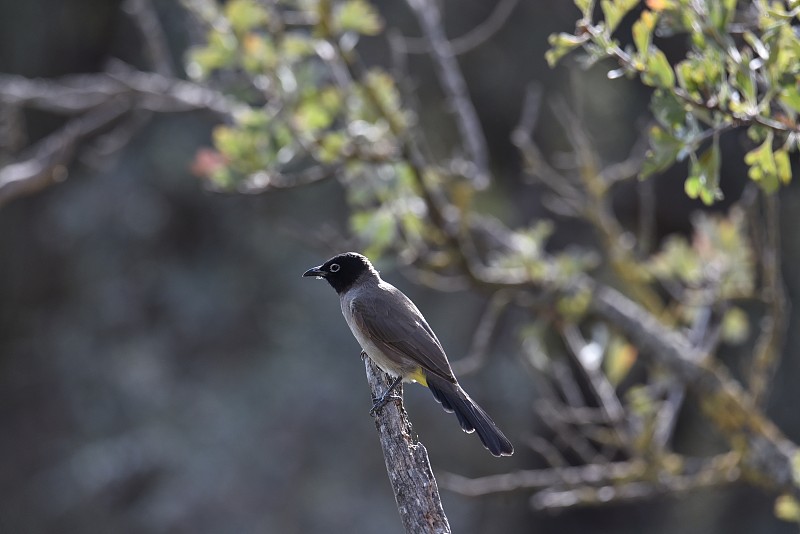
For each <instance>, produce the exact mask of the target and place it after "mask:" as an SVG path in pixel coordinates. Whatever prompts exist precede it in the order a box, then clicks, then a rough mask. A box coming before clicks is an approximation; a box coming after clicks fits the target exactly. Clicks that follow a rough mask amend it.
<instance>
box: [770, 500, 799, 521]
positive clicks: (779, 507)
mask: <svg viewBox="0 0 800 534" xmlns="http://www.w3.org/2000/svg"><path fill="white" fill-rule="evenodd" d="M775 517H777V518H778V519H782V520H784V521H790V522H792V523H797V522H800V503H798V502H797V499H795V498H794V496H792V495H791V494H789V493H785V494H783V495H781V496H780V497H778V498H777V499H776V500H775Z"/></svg>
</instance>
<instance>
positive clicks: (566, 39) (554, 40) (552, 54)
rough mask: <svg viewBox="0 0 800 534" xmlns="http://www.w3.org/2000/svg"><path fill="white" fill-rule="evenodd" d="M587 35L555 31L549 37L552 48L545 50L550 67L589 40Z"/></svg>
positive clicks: (545, 56)
mask: <svg viewBox="0 0 800 534" xmlns="http://www.w3.org/2000/svg"><path fill="white" fill-rule="evenodd" d="M587 39H588V37H587V36H577V35H572V34H571V33H553V34H550V37H548V38H547V42H548V43H550V46H551V48H550V50H548V51H547V52H545V54H544V58H545V59H546V60H547V64H548V65H549V66H550V68H553V67H555V66H556V64H557V63H558V62H559V61H560V60H561V58H562V57H564V56H566V55H567V54H569V53H570V52H572V51H573V50H574V49H576V48H577V47H579V46H580V45H582V44H583V43H585V42H586V41H587Z"/></svg>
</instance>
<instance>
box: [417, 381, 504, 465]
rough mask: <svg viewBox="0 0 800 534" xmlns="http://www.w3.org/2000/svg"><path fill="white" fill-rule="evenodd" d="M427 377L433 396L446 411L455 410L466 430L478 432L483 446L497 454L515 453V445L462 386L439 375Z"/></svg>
mask: <svg viewBox="0 0 800 534" xmlns="http://www.w3.org/2000/svg"><path fill="white" fill-rule="evenodd" d="M426 378H427V381H428V387H429V388H430V390H431V393H433V396H434V397H435V398H436V400H437V401H439V402H440V403H442V407H443V408H444V409H445V411H447V412H455V414H456V417H458V422H459V423H460V424H461V428H462V429H463V430H464V432H467V433H471V432H475V433H476V434H478V437H479V438H480V439H481V442H482V443H483V446H484V447H486V448H487V449H489V452H491V453H492V454H493V455H495V456H511V455H512V454H513V453H514V446H513V445H511V442H510V441H508V438H507V437H505V435H504V434H503V433H502V432H501V431H500V429H499V428H497V425H496V424H494V421H492V418H491V417H489V414H487V413H486V412H485V411H483V408H481V407H480V406H478V405H477V404H475V401H473V400H472V399H471V398H470V397H469V395H467V392H466V391H464V390H463V389H461V386H459V385H458V384H453V383H452V382H448V381H447V380H444V379H443V378H439V377H437V376H428V377H426Z"/></svg>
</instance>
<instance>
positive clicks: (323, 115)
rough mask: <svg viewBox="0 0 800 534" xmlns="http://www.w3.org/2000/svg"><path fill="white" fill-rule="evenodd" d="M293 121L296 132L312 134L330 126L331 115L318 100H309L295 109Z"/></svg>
mask: <svg viewBox="0 0 800 534" xmlns="http://www.w3.org/2000/svg"><path fill="white" fill-rule="evenodd" d="M294 120H295V123H296V125H297V129H298V130H300V131H301V132H306V133H313V132H316V131H319V130H322V129H324V128H327V127H328V126H330V124H331V123H332V122H333V115H332V114H331V113H330V112H329V111H328V109H327V108H326V107H325V106H324V105H323V103H322V102H321V101H320V100H319V99H318V98H309V99H306V100H305V101H303V102H302V103H301V104H300V105H299V106H298V107H297V109H296V110H295V112H294Z"/></svg>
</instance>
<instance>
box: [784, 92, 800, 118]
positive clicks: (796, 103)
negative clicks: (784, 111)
mask: <svg viewBox="0 0 800 534" xmlns="http://www.w3.org/2000/svg"><path fill="white" fill-rule="evenodd" d="M779 100H780V101H781V103H783V104H784V105H785V106H787V107H789V108H791V109H792V110H793V111H796V112H798V113H800V88H798V87H797V86H794V87H785V88H784V89H783V90H782V91H781V95H780V97H779Z"/></svg>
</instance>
